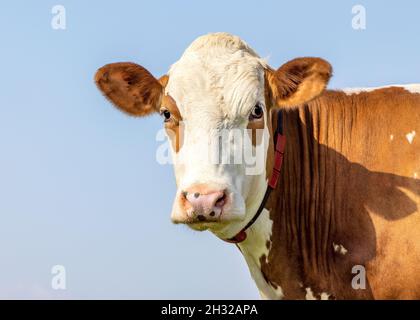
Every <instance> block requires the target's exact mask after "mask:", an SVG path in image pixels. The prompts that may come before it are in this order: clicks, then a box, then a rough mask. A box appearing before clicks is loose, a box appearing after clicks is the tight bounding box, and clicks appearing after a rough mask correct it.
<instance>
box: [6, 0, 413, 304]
mask: <svg viewBox="0 0 420 320" xmlns="http://www.w3.org/2000/svg"><path fill="white" fill-rule="evenodd" d="M57 4H61V5H64V6H65V8H66V23H67V26H66V27H67V28H66V30H53V29H52V28H51V19H52V17H53V14H51V8H52V7H53V6H54V5H57ZM356 4H362V5H364V6H365V8H366V13H367V25H366V27H367V28H366V30H363V31H360V30H359V31H357V30H354V29H353V28H352V25H351V21H352V17H353V15H352V12H351V9H352V6H353V5H356ZM419 12H420V3H419V2H418V1H414V0H413V1H409V0H406V1H396V0H394V1H386V2H385V1H367V0H364V1H348V0H340V1H337V0H329V1H327V0H324V1H302V0H293V1H291V0H290V1H279V0H278V1H274V0H273V1H266V0H258V1H244V0H240V1H239V0H229V1H226V0H211V1H209V0H206V1H192V0H191V1H186V0H179V1H169V0H167V1H163V0H157V1H128V0H127V1H123V0H120V1H113V2H112V3H111V1H75V0H72V1H70V0H63V1H59V2H58V1H29V0H27V1H19V0H13V1H12V0H7V1H2V2H1V4H0V67H1V68H0V71H1V77H0V147H1V149H0V297H1V298H82V299H85V298H181V299H183V298H196V299H201V298H210V299H212V298H220V299H223V298H237V299H243V298H259V295H258V292H257V290H256V287H255V285H254V283H253V281H252V279H251V277H250V275H249V272H248V268H247V266H246V263H245V261H244V259H243V258H242V256H241V255H240V253H239V251H238V250H237V249H236V247H235V246H234V245H230V244H226V243H223V242H221V241H220V240H218V239H217V238H216V237H214V236H213V235H212V234H210V233H208V232H205V233H198V232H194V231H192V230H190V229H188V228H187V227H185V226H174V225H172V224H171V222H170V219H169V213H170V208H171V205H172V200H173V196H174V193H175V183H174V179H173V173H172V168H171V167H170V166H168V165H167V166H161V165H159V164H158V163H157V162H156V160H155V154H156V148H157V147H158V146H159V145H160V142H157V141H156V139H155V136H156V133H157V131H158V130H159V129H160V128H161V119H160V118H159V117H158V116H152V117H149V118H147V119H135V118H130V117H128V116H125V115H124V114H122V113H120V112H119V111H117V110H116V109H114V108H113V107H112V106H111V105H110V104H109V103H108V102H107V101H106V100H105V99H104V98H103V97H102V95H101V94H100V93H99V91H98V90H97V89H96V87H95V85H94V83H93V80H92V79H93V75H94V73H95V71H96V69H97V68H99V67H101V66H102V65H104V64H106V63H109V62H116V61H134V62H137V63H140V64H142V65H143V66H145V67H146V68H148V69H149V70H150V71H151V72H152V73H153V74H155V75H156V76H160V75H163V74H164V73H165V72H166V71H167V70H168V68H169V66H170V64H172V63H173V62H175V61H176V60H177V59H178V58H179V57H180V55H181V54H182V52H183V50H184V49H185V48H186V47H187V46H188V45H189V44H190V43H191V42H192V41H193V40H194V39H195V38H196V37H197V36H200V35H202V34H206V33H209V32H216V31H226V32H230V33H234V34H237V35H239V36H241V37H242V38H243V39H244V40H246V41H247V42H248V43H249V44H250V45H251V46H252V47H253V48H254V49H255V50H256V51H257V52H258V53H259V54H260V55H261V56H263V57H269V62H270V64H271V65H272V66H273V67H278V66H280V65H281V64H282V63H284V62H286V61H287V60H289V59H292V58H295V57H299V56H320V57H323V58H325V59H327V60H328V61H329V62H330V63H331V64H332V65H333V67H334V77H333V79H332V81H331V83H330V87H331V88H342V87H362V86H380V85H387V84H395V83H399V84H401V83H415V82H420V41H419V36H420V22H419V17H418V15H419ZM53 265H63V266H64V267H65V268H66V280H67V281H66V285H67V289H66V290H64V291H57V290H53V289H52V287H51V279H52V274H51V268H52V266H53Z"/></svg>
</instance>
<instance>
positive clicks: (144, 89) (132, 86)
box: [95, 62, 164, 117]
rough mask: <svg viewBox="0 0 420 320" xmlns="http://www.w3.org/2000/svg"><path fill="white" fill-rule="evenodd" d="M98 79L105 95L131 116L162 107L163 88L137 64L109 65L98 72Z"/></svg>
mask: <svg viewBox="0 0 420 320" xmlns="http://www.w3.org/2000/svg"><path fill="white" fill-rule="evenodd" d="M95 82H96V85H97V86H98V88H99V90H101V91H102V93H103V94H104V95H105V97H107V98H108V99H109V100H110V101H111V102H112V103H113V104H114V105H115V106H116V107H118V108H119V109H120V110H122V111H124V112H126V113H128V114H129V115H132V116H139V117H143V116H146V115H148V114H151V113H153V112H157V111H158V110H159V108H160V102H161V100H162V94H163V88H164V87H163V86H162V84H161V83H160V82H159V81H158V80H157V79H156V78H155V77H154V76H153V75H152V74H151V73H150V72H149V71H147V70H146V69H145V68H143V67H142V66H139V65H138V64H135V63H131V62H119V63H111V64H107V65H105V66H103V67H102V68H100V69H99V70H98V71H97V72H96V74H95Z"/></svg>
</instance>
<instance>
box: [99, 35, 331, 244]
mask: <svg viewBox="0 0 420 320" xmlns="http://www.w3.org/2000/svg"><path fill="white" fill-rule="evenodd" d="M330 75H331V67H330V65H329V64H328V63H327V62H326V61H324V60H322V59H319V58H300V59H295V60H292V61H290V62H288V63H286V64H284V65H283V66H282V67H280V68H279V69H278V70H277V71H274V70H273V69H271V68H269V67H268V65H267V64H266V62H265V61H263V60H262V59H261V58H259V57H258V55H257V54H256V53H255V52H254V51H253V50H252V49H251V48H249V46H248V45H247V44H246V43H245V42H243V41H242V40H240V39H239V38H238V37H236V36H232V35H229V34H225V33H216V34H210V35H206V36H203V37H200V38H198V39H197V40H195V41H194V42H193V43H192V44H191V45H190V47H189V48H188V49H187V50H186V51H185V52H184V54H183V55H182V57H181V59H180V60H178V61H177V62H176V63H175V64H174V65H173V66H172V67H171V68H170V70H169V72H168V74H167V75H165V76H163V77H161V78H160V79H156V78H155V77H153V76H152V75H151V74H150V73H149V72H148V71H147V70H146V69H144V68H143V67H141V66H139V65H136V64H133V63H113V64H108V65H106V66H104V67H102V68H101V69H99V70H98V72H97V73H96V76H95V81H96V83H97V85H98V87H99V89H100V90H101V91H102V92H103V93H104V95H105V96H106V97H107V98H109V100H110V101H111V102H112V103H113V104H115V105H116V106H117V107H118V108H119V109H121V110H122V111H124V112H126V113H128V114H129V115H133V116H145V115H148V114H151V113H154V112H155V113H159V114H160V115H161V116H162V118H163V122H164V127H165V129H166V133H167V136H168V138H169V140H170V145H171V151H172V157H173V161H174V169H175V177H176V182H177V187H178V190H177V194H176V196H175V201H174V204H173V210H172V220H173V221H174V222H175V223H187V224H188V225H189V226H191V227H192V228H194V229H196V230H205V229H210V230H211V231H213V232H214V233H216V234H217V235H218V236H219V237H222V238H230V237H232V236H233V235H235V234H236V233H237V232H238V231H239V230H241V228H242V227H243V226H245V225H246V223H247V222H248V221H249V220H250V219H251V218H252V216H253V215H254V214H255V212H256V210H257V208H258V206H259V205H260V203H261V200H262V198H263V195H264V192H265V190H266V185H267V175H268V173H269V172H271V171H270V168H271V164H270V159H271V158H272V150H271V149H272V148H270V145H271V140H272V139H271V136H272V126H271V120H270V118H271V117H270V112H271V111H272V109H273V107H272V106H280V107H291V106H296V105H299V104H302V103H304V102H306V101H309V100H311V99H313V98H315V97H316V96H317V95H319V94H320V93H321V92H322V91H323V90H324V88H325V86H326V84H327V82H328V80H329V77H330ZM266 168H267V170H266Z"/></svg>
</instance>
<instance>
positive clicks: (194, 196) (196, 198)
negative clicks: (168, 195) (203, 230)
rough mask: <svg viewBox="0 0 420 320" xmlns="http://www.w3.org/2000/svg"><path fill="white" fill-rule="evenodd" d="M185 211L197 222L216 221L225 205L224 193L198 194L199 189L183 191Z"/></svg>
mask: <svg viewBox="0 0 420 320" xmlns="http://www.w3.org/2000/svg"><path fill="white" fill-rule="evenodd" d="M182 195H183V196H184V198H185V203H184V206H185V208H184V209H185V210H186V212H187V214H188V216H190V218H192V219H194V220H198V221H216V220H218V218H219V217H220V215H221V214H222V211H223V206H224V205H225V203H226V194H225V192H224V191H206V192H200V190H199V188H191V189H187V190H185V191H184V192H183V193H182Z"/></svg>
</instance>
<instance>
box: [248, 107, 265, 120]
mask: <svg viewBox="0 0 420 320" xmlns="http://www.w3.org/2000/svg"><path fill="white" fill-rule="evenodd" d="M263 115H264V109H263V107H262V106H261V105H260V104H259V103H258V104H256V105H255V107H254V109H252V111H251V114H250V115H249V120H256V119H261V117H262V116H263Z"/></svg>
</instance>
